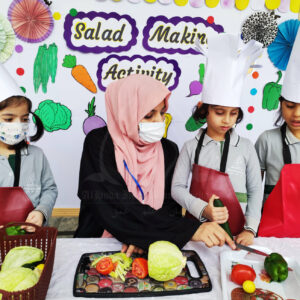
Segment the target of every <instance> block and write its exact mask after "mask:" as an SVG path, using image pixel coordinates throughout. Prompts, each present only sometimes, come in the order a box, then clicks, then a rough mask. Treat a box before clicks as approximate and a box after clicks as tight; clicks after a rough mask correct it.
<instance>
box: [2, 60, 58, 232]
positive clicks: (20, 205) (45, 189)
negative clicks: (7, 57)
mask: <svg viewBox="0 0 300 300" xmlns="http://www.w3.org/2000/svg"><path fill="white" fill-rule="evenodd" d="M0 86H1V88H0V207H1V214H0V226H1V225H5V224H6V223H8V222H14V221H15V222H24V221H26V222H29V223H33V224H36V225H38V226H41V225H42V224H46V223H47V222H48V220H49V218H50V216H51V213H52V209H53V206H54V203H55V201H56V197H57V188H56V184H55V182H54V179H53V175H52V173H51V170H50V166H49V164H48V161H47V159H46V157H45V155H44V153H43V151H42V150H41V149H40V148H38V147H36V146H32V145H28V143H27V142H26V138H27V134H28V129H29V114H30V113H31V114H32V115H33V116H34V118H35V123H36V129H37V132H36V134H35V135H34V136H32V137H30V141H37V140H39V139H40V138H41V136H42V135H43V132H44V128H43V124H42V122H41V120H40V119H39V117H38V116H36V115H35V114H34V113H33V112H32V111H31V107H32V103H31V101H30V100H29V99H28V98H26V97H25V95H24V93H23V92H22V90H21V89H20V88H19V87H18V86H17V84H16V83H15V81H14V80H13V78H12V77H11V76H10V74H9V73H8V72H7V71H6V69H5V68H4V67H3V66H2V65H0ZM26 230H28V231H33V230H34V229H33V228H32V227H26Z"/></svg>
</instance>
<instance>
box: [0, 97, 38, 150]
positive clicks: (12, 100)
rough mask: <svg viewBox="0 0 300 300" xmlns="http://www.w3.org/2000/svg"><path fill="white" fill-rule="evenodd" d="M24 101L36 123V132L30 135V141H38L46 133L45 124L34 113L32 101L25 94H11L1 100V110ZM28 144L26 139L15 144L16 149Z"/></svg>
mask: <svg viewBox="0 0 300 300" xmlns="http://www.w3.org/2000/svg"><path fill="white" fill-rule="evenodd" d="M22 103H26V104H27V106H28V112H29V113H31V114H32V115H33V117H34V119H35V125H36V129H37V130H36V134H35V135H33V136H31V137H30V141H31V142H36V141H38V140H39V139H40V138H41V137H42V136H43V134H44V125H43V123H42V121H41V119H40V118H39V117H38V116H37V115H36V114H35V113H34V112H32V111H31V109H32V102H31V101H30V100H29V99H28V98H26V97H24V96H11V97H9V98H7V99H5V100H3V101H1V102H0V111H1V110H3V109H5V108H6V107H9V106H18V105H20V104H22ZM26 146H27V143H26V141H24V140H23V141H21V142H20V143H19V144H17V145H14V147H13V148H14V149H17V148H19V149H20V148H23V147H26Z"/></svg>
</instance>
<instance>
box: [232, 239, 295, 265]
mask: <svg viewBox="0 0 300 300" xmlns="http://www.w3.org/2000/svg"><path fill="white" fill-rule="evenodd" d="M235 245H236V247H237V248H239V249H242V250H246V251H248V252H251V253H255V254H258V255H263V256H269V254H267V253H265V252H262V251H259V250H257V249H254V248H251V247H248V246H244V245H242V244H239V243H235ZM288 270H289V271H293V269H292V268H290V267H288Z"/></svg>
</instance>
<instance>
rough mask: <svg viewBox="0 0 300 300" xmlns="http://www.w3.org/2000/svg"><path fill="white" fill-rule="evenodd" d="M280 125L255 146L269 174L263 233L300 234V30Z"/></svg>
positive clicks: (282, 99)
mask: <svg viewBox="0 0 300 300" xmlns="http://www.w3.org/2000/svg"><path fill="white" fill-rule="evenodd" d="M279 114H280V116H279V118H278V120H277V121H276V123H275V125H277V124H278V123H282V125H281V126H280V127H279V128H275V129H271V130H267V131H265V132H264V133H262V134H261V135H260V137H259V138H258V140H257V142H256V144H255V147H256V150H257V154H258V157H259V161H260V167H261V171H262V174H263V175H264V174H265V191H264V200H266V202H265V204H264V209H263V215H262V220H261V224H260V228H259V232H258V234H259V235H260V236H276V237H300V227H299V218H300V201H299V198H300V176H299V174H300V30H298V33H297V36H296V39H295V42H294V45H293V49H292V52H291V56H290V59H289V62H288V65H287V69H286V72H285V77H284V81H283V85H282V90H281V97H280V110H279Z"/></svg>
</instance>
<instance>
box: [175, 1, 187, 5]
mask: <svg viewBox="0 0 300 300" xmlns="http://www.w3.org/2000/svg"><path fill="white" fill-rule="evenodd" d="M174 2H175V4H176V5H178V6H185V5H187V4H188V2H189V0H174Z"/></svg>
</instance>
